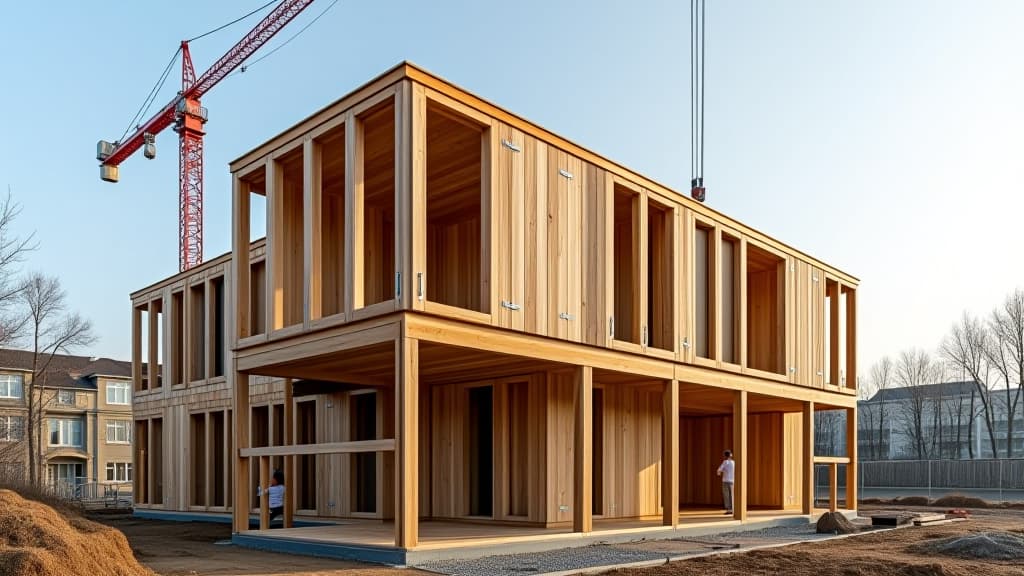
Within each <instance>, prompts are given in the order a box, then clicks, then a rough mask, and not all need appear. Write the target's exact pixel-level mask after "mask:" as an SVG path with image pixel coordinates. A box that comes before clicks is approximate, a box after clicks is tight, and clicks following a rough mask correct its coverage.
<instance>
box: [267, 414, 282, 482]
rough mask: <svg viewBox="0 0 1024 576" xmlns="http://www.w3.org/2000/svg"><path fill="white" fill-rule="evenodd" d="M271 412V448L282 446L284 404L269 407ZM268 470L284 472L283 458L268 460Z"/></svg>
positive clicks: (275, 457) (277, 457) (276, 457)
mask: <svg viewBox="0 0 1024 576" xmlns="http://www.w3.org/2000/svg"><path fill="white" fill-rule="evenodd" d="M270 411H271V412H272V414H271V416H272V418H271V419H270V421H271V422H272V423H273V426H272V430H271V435H270V445H271V446H284V404H273V405H271V407H270ZM270 469H271V471H274V470H284V456H272V457H271V458H270Z"/></svg>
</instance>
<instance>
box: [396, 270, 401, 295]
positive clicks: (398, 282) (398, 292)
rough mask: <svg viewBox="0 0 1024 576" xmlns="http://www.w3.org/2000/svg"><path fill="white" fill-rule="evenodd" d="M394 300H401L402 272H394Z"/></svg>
mask: <svg viewBox="0 0 1024 576" xmlns="http://www.w3.org/2000/svg"><path fill="white" fill-rule="evenodd" d="M395 300H398V301H399V302H401V301H402V273H401V272H395Z"/></svg>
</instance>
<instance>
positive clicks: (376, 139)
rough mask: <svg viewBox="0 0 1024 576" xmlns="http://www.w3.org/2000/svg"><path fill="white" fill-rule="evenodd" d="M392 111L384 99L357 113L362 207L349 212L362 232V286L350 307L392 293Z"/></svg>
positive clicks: (358, 195)
mask: <svg viewBox="0 0 1024 576" xmlns="http://www.w3.org/2000/svg"><path fill="white" fill-rule="evenodd" d="M395 111H396V108H395V99H394V98H388V99H387V100H385V101H384V102H381V103H380V104H378V105H376V106H374V107H372V108H370V109H369V110H367V111H366V112H363V113H362V114H360V115H359V116H357V117H356V126H355V128H356V140H357V143H358V144H357V147H358V150H357V151H356V152H357V158H358V160H357V164H358V166H357V168H356V169H357V172H356V174H355V180H356V182H357V186H356V191H355V192H356V205H357V206H359V205H361V208H362V209H361V211H360V210H359V209H358V208H357V210H356V212H355V213H354V214H353V215H352V217H353V218H356V219H358V222H355V224H356V225H357V226H359V227H360V230H361V232H362V234H361V238H362V240H361V243H362V253H361V254H360V257H361V262H362V267H361V268H358V267H357V274H359V275H361V278H362V290H361V294H360V293H358V292H357V293H356V294H355V298H354V300H355V302H354V307H355V308H363V307H365V306H370V305H372V304H377V303H380V302H387V301H389V300H393V299H394V298H395V279H394V276H395V271H396V268H395ZM357 247H358V245H357ZM357 277H359V276H357Z"/></svg>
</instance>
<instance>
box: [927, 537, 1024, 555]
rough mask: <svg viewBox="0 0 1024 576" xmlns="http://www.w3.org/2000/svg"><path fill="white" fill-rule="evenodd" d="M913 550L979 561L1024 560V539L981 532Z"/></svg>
mask: <svg viewBox="0 0 1024 576" xmlns="http://www.w3.org/2000/svg"><path fill="white" fill-rule="evenodd" d="M913 550H914V551H915V552H919V553H923V554H942V555H945V556H954V557H956V558H970V559H978V560H1024V537H1021V536H1017V535H1016V534H1010V533H1009V532H979V533H977V534H969V535H967V536H955V537H952V538H943V539H941V540H935V541H934V542H926V543H924V544H919V545H917V546H914V547H913Z"/></svg>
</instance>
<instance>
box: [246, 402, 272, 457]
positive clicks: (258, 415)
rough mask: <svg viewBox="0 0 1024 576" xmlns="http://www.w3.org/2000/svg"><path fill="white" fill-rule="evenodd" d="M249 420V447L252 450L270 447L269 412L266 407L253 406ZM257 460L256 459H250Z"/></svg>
mask: <svg viewBox="0 0 1024 576" xmlns="http://www.w3.org/2000/svg"><path fill="white" fill-rule="evenodd" d="M250 410H251V411H252V412H251V414H252V416H251V417H250V418H249V426H250V436H249V445H250V446H252V447H253V448H265V447H267V446H270V410H269V407H268V406H253V407H252V408H251V409H250ZM252 460H253V461H255V460H257V459H256V458H253V459H252Z"/></svg>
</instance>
